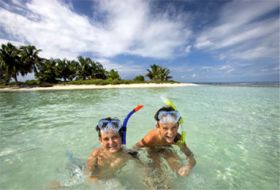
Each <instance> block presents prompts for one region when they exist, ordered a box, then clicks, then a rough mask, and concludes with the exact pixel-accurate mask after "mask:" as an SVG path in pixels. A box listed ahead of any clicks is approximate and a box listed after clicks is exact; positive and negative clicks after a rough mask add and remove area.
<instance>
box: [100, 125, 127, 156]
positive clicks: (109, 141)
mask: <svg viewBox="0 0 280 190" xmlns="http://www.w3.org/2000/svg"><path fill="white" fill-rule="evenodd" d="M99 141H100V143H101V145H102V147H103V148H104V149H105V150H106V151H108V152H110V153H116V152H118V151H120V149H121V147H122V139H121V136H120V135H119V133H118V132H115V131H114V130H108V131H100V138H99Z"/></svg>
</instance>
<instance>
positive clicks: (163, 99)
mask: <svg viewBox="0 0 280 190" xmlns="http://www.w3.org/2000/svg"><path fill="white" fill-rule="evenodd" d="M160 98H161V100H162V101H163V102H164V103H165V104H166V105H168V106H170V107H172V108H173V109H174V110H175V111H178V110H177V109H176V107H175V105H174V104H173V103H172V102H171V101H170V100H169V99H167V98H166V97H163V96H161V97H160ZM183 123H184V120H183V118H182V117H181V118H180V120H179V124H180V126H181V128H182V134H181V138H180V139H179V140H178V141H177V143H176V144H179V145H181V144H184V143H185V142H186V136H187V133H186V131H185V130H184V128H183Z"/></svg>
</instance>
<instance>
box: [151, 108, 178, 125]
mask: <svg viewBox="0 0 280 190" xmlns="http://www.w3.org/2000/svg"><path fill="white" fill-rule="evenodd" d="M160 111H176V110H175V109H174V108H172V107H171V106H163V107H162V108H160V109H159V110H158V111H157V112H156V114H155V116H154V118H155V120H156V121H159V119H158V114H159V112H160Z"/></svg>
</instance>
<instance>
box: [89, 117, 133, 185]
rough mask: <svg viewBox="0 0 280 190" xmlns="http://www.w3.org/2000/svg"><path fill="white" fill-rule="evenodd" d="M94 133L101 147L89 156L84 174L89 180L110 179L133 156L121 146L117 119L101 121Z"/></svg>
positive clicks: (120, 130)
mask: <svg viewBox="0 0 280 190" xmlns="http://www.w3.org/2000/svg"><path fill="white" fill-rule="evenodd" d="M96 131H97V132H98V136H99V142H100V144H101V147H99V148H97V149H95V150H93V152H92V153H91V155H90V156H89V158H88V160H87V167H86V168H87V169H86V174H87V175H88V177H89V179H91V180H95V179H104V178H111V177H113V175H114V173H115V172H116V171H117V170H119V169H121V168H122V167H123V166H124V165H125V163H126V162H127V161H128V160H130V159H132V158H133V156H132V155H131V154H129V152H128V151H126V150H125V149H124V148H123V146H122V133H123V128H122V125H121V122H120V120H119V119H118V118H110V117H108V118H105V119H101V120H100V121H99V122H98V125H97V126H96Z"/></svg>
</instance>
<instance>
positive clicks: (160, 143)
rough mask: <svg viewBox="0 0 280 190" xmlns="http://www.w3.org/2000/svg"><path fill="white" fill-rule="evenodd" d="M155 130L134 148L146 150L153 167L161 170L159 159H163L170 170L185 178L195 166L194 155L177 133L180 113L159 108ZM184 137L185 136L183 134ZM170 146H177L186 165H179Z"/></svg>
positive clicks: (176, 156) (170, 108)
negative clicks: (183, 156)
mask: <svg viewBox="0 0 280 190" xmlns="http://www.w3.org/2000/svg"><path fill="white" fill-rule="evenodd" d="M154 118H155V120H156V122H157V123H156V128H155V129H152V130H151V131H149V132H148V134H146V135H145V136H144V138H143V139H142V140H140V141H139V142H138V143H136V144H135V148H147V151H148V155H149V157H150V158H151V161H152V162H153V165H152V166H153V167H155V168H158V169H160V168H161V158H164V159H165V160H166V161H167V163H168V165H169V166H170V168H171V169H172V170H173V171H175V172H176V173H177V174H178V175H180V176H186V175H188V174H189V173H190V171H191V169H192V168H193V167H194V165H195V164H196V161H195V159H194V155H193V153H192V152H191V150H190V149H189V148H188V147H187V145H186V143H185V142H184V139H183V138H182V136H181V135H180V134H179V133H178V129H179V126H180V119H181V116H180V113H179V112H178V111H176V110H175V109H174V107H172V106H170V105H167V106H164V107H162V108H160V109H159V110H158V111H157V112H156V114H155V116H154ZM184 135H185V134H184ZM172 145H177V146H179V147H180V150H181V151H182V152H183V153H184V154H185V155H186V159H187V160H188V162H187V164H186V165H182V164H181V163H180V158H179V156H178V155H177V154H176V153H175V151H174V149H173V147H172Z"/></svg>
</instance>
